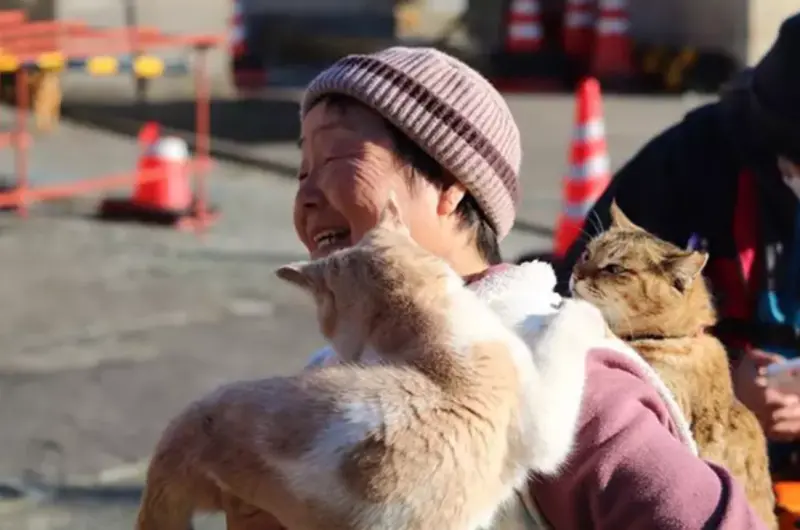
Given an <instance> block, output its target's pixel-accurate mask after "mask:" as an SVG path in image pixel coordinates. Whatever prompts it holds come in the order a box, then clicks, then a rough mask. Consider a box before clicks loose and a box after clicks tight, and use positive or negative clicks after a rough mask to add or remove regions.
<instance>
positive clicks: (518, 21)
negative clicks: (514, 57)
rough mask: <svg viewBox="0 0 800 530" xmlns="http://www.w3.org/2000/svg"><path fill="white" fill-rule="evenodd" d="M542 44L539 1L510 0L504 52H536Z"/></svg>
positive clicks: (542, 33) (542, 35)
mask: <svg viewBox="0 0 800 530" xmlns="http://www.w3.org/2000/svg"><path fill="white" fill-rule="evenodd" d="M543 43H544V31H543V28H542V19H541V12H540V9H539V0H511V5H510V6H509V8H508V22H507V24H506V51H507V52H510V53H521V52H536V51H539V50H540V49H541V48H542V44H543Z"/></svg>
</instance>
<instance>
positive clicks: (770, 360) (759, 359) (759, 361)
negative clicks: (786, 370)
mask: <svg viewBox="0 0 800 530" xmlns="http://www.w3.org/2000/svg"><path fill="white" fill-rule="evenodd" d="M745 355H746V356H747V357H748V358H749V359H750V360H751V361H753V363H754V364H755V365H756V366H759V367H760V366H767V365H770V364H775V363H782V362H784V361H785V360H786V359H784V358H783V357H781V356H780V355H777V354H774V353H769V352H765V351H764V350H757V349H749V350H747V353H746V354H745Z"/></svg>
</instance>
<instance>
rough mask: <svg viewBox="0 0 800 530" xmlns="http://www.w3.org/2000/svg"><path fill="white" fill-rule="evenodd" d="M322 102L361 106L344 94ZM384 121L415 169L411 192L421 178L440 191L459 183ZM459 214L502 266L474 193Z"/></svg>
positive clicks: (485, 254) (490, 259)
mask: <svg viewBox="0 0 800 530" xmlns="http://www.w3.org/2000/svg"><path fill="white" fill-rule="evenodd" d="M323 101H324V102H325V103H326V104H327V105H332V106H334V107H338V108H340V109H345V108H347V107H348V106H351V105H362V103H361V102H359V101H358V100H356V99H354V98H351V97H349V96H345V95H342V94H330V95H327V96H325V97H323V98H321V99H320V100H318V101H316V102H315V104H318V103H320V102H323ZM383 121H384V122H385V124H386V128H387V129H388V130H389V134H390V135H391V137H392V141H393V142H394V145H395V149H396V155H397V156H398V157H399V158H400V159H401V160H402V161H403V162H405V163H406V164H408V166H409V167H410V168H411V170H412V175H411V178H410V179H409V182H408V185H409V187H410V189H411V190H412V192H413V190H414V184H415V178H416V177H422V178H423V179H425V180H426V181H427V182H428V183H430V184H432V185H434V186H436V187H437V188H438V189H445V188H447V187H449V186H451V185H452V184H454V183H455V182H456V180H455V178H454V177H453V176H452V175H450V174H449V173H448V171H447V170H446V169H445V168H444V167H442V165H441V164H440V163H439V162H437V161H436V160H434V158H433V157H432V156H430V155H429V154H428V153H426V152H425V151H424V150H423V149H422V148H421V147H420V146H419V145H417V144H416V142H414V141H413V140H411V138H409V137H408V135H406V134H405V133H404V132H403V131H401V130H400V129H398V128H397V127H396V126H395V125H394V124H393V123H391V122H390V121H389V120H387V119H385V118H384V120H383ZM456 215H457V216H458V218H459V223H458V225H459V228H462V229H464V230H473V232H474V241H475V246H476V248H477V250H478V253H479V254H480V256H481V257H482V258H483V259H484V260H485V261H486V262H487V263H488V264H489V265H497V264H499V263H502V261H503V258H502V255H501V254H500V244H499V242H498V241H497V232H496V231H495V229H494V227H493V226H492V223H491V222H490V221H489V218H488V217H486V214H484V213H483V210H482V209H481V207H480V205H479V204H478V201H477V200H475V197H473V196H472V194H470V193H465V194H464V198H462V199H461V202H459V203H458V207H457V208H456Z"/></svg>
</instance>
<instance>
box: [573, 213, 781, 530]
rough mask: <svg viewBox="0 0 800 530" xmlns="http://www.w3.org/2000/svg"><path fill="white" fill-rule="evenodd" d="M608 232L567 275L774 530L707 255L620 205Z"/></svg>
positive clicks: (757, 435)
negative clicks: (720, 333)
mask: <svg viewBox="0 0 800 530" xmlns="http://www.w3.org/2000/svg"><path fill="white" fill-rule="evenodd" d="M611 218H612V225H611V227H610V228H609V230H608V231H606V232H605V233H603V234H600V235H599V236H597V237H596V238H594V240H592V241H591V242H590V243H589V244H588V246H587V247H586V252H585V254H584V255H583V256H582V258H581V259H580V260H579V262H578V263H577V264H576V265H575V268H574V270H573V272H572V277H571V278H570V287H571V290H572V293H573V295H575V296H576V297H578V298H582V299H584V300H587V301H589V302H591V303H593V304H594V305H595V306H597V307H598V308H599V309H600V310H601V311H602V312H603V314H604V316H605V317H606V320H607V321H608V323H609V326H610V327H611V329H612V331H613V332H614V333H615V334H616V335H617V336H619V337H620V338H622V339H623V340H625V341H626V342H628V343H629V344H630V345H631V346H632V347H633V348H634V349H635V350H636V351H638V352H639V354H640V355H641V356H642V357H643V358H644V359H645V360H646V361H647V362H648V363H650V365H651V366H653V368H655V370H656V371H657V372H658V374H659V375H660V376H661V378H662V379H663V380H664V383H665V384H666V385H667V387H668V388H669V389H670V390H671V391H672V392H673V394H674V395H675V398H676V400H677V402H678V404H679V405H680V407H681V409H682V410H683V413H684V414H685V415H686V418H687V420H688V421H689V423H690V425H691V427H692V434H693V435H694V437H695V441H696V442H697V445H698V448H699V450H700V456H701V457H703V458H705V459H707V460H709V461H712V462H715V463H718V464H720V465H722V466H724V467H726V468H727V469H728V470H729V471H730V472H731V473H732V474H733V475H734V476H735V477H736V479H737V480H739V482H740V483H741V484H742V485H744V486H745V490H746V492H747V497H748V499H749V500H750V502H751V503H752V504H753V506H754V507H755V508H756V509H757V511H758V513H759V514H760V515H761V517H762V518H763V519H764V521H765V522H766V523H767V524H768V525H769V526H770V527H772V528H777V522H776V519H775V515H774V497H773V492H772V484H771V481H770V476H769V470H768V461H767V452H766V440H765V438H764V433H763V432H762V430H761V427H760V425H759V423H758V421H757V420H756V418H755V416H754V415H753V413H752V412H750V411H749V410H748V409H747V408H746V407H745V406H744V405H743V404H742V403H741V402H740V401H739V400H738V399H736V397H735V396H734V394H733V386H732V383H731V378H730V372H729V368H728V357H727V354H726V351H725V348H724V346H723V345H722V344H721V343H720V342H719V341H718V340H717V339H716V338H715V337H713V336H712V335H710V334H709V333H708V331H707V330H708V328H709V327H711V326H712V325H713V324H714V323H715V322H716V314H715V311H714V308H713V302H712V299H711V296H710V294H709V291H708V289H707V287H706V284H705V281H704V279H703V277H702V275H701V271H702V269H703V267H704V266H705V264H706V261H707V259H708V255H707V254H705V253H703V252H696V251H690V250H682V249H680V248H678V247H676V246H675V245H672V244H670V243H667V242H665V241H662V240H660V239H658V238H656V237H655V236H653V235H651V234H649V233H648V232H646V231H645V230H643V229H642V228H640V227H638V226H636V225H635V224H633V223H632V222H631V221H630V220H629V219H628V218H627V217H625V215H624V214H623V212H622V211H621V210H620V208H619V207H618V206H617V205H616V204H612V206H611Z"/></svg>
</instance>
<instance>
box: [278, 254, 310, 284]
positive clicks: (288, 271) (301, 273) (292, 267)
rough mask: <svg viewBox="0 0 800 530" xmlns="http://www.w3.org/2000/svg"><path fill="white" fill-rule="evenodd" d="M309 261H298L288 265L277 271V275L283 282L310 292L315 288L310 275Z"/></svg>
mask: <svg viewBox="0 0 800 530" xmlns="http://www.w3.org/2000/svg"><path fill="white" fill-rule="evenodd" d="M309 264H310V262H308V261H297V262H294V263H288V264H286V265H283V266H281V267H279V268H278V269H276V270H275V275H276V276H277V277H278V278H280V279H281V280H283V281H286V282H289V283H291V284H292V285H296V286H297V287H301V288H303V289H306V290H309V289H311V288H312V286H313V281H312V279H311V276H310V274H309Z"/></svg>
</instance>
